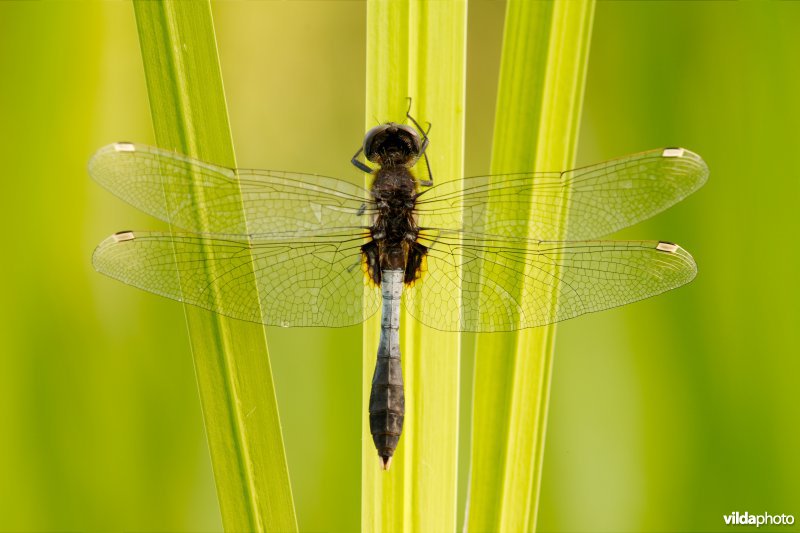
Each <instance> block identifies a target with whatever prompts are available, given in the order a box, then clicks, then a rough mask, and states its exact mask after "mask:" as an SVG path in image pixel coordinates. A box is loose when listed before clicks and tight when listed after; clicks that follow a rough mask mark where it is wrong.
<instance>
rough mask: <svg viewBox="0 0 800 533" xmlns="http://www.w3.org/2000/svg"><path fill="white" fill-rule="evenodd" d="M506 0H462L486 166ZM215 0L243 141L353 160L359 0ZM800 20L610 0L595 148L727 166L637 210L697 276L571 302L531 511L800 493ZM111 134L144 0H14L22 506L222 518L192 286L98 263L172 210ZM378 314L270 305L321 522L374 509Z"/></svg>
mask: <svg viewBox="0 0 800 533" xmlns="http://www.w3.org/2000/svg"><path fill="white" fill-rule="evenodd" d="M503 8H504V6H503V3H502V2H488V1H483V2H481V1H478V2H472V3H471V4H470V29H469V55H468V57H469V73H468V80H469V86H468V114H467V117H468V118H467V126H468V141H467V143H468V144H467V153H468V157H469V159H468V161H467V170H468V173H471V174H475V173H481V172H485V171H486V170H487V169H488V166H489V157H490V154H489V146H490V139H491V125H492V120H493V106H494V94H495V83H496V76H497V66H498V60H499V51H500V38H501V34H502V21H503ZM213 9H214V15H215V19H216V27H217V32H218V41H219V47H220V56H221V62H222V70H223V77H224V80H225V84H226V91H227V95H228V101H229V106H230V115H231V123H232V128H233V135H234V140H235V146H236V150H237V157H238V161H239V164H240V165H241V166H247V167H264V168H275V169H285V170H299V171H305V172H317V173H323V174H329V175H336V176H342V177H346V178H349V179H353V180H358V179H360V176H359V175H358V173H357V172H356V171H355V170H354V169H352V168H351V167H350V165H349V162H348V161H349V157H350V156H351V155H352V152H354V151H355V148H356V147H357V145H358V143H359V141H360V139H361V136H362V135H363V129H364V123H365V120H367V117H364V111H363V109H364V96H365V94H364V85H365V76H364V70H365V59H366V57H365V54H366V52H365V28H364V24H365V20H366V17H365V6H364V4H363V3H362V2H344V1H337V2H312V1H305V2H250V3H245V2H235V3H218V4H214V6H213ZM798 27H800V3H796V2H781V3H777V2H775V3H749V2H742V3H727V2H611V1H601V2H599V3H598V4H597V10H596V16H595V25H594V34H593V40H592V47H591V52H590V63H589V71H588V81H587V86H586V98H585V104H584V114H583V123H582V129H581V137H580V150H579V163H581V164H584V163H586V164H588V163H592V162H597V161H602V160H605V159H609V158H612V157H615V156H620V155H624V154H627V153H631V152H636V151H640V150H644V149H649V148H654V147H659V146H667V145H682V146H686V147H688V148H691V149H692V150H694V151H696V152H698V153H700V154H702V155H703V156H704V157H705V159H706V161H707V162H708V164H709V166H710V168H711V177H710V180H709V183H708V184H707V185H706V187H705V188H704V189H702V190H701V191H699V192H698V193H697V194H695V195H694V196H692V197H691V198H689V199H687V200H686V201H684V202H683V203H681V204H680V205H678V206H675V207H674V208H672V209H671V210H669V211H668V212H666V213H663V214H661V215H659V216H658V217H656V218H654V219H652V220H650V221H647V222H645V223H642V224H639V225H638V226H636V227H634V228H630V229H628V230H626V231H624V232H622V233H621V234H620V235H619V236H620V237H625V238H655V239H662V240H671V241H675V242H679V243H680V244H681V245H683V246H684V247H685V248H687V249H688V250H690V251H691V252H692V253H693V254H694V256H695V258H696V260H697V262H698V264H699V267H700V273H699V275H698V277H697V279H696V281H695V282H694V283H692V284H691V285H689V286H687V287H685V288H683V289H681V290H679V291H674V292H672V293H669V294H667V295H664V296H661V297H658V298H654V299H651V300H649V301H646V302H642V303H637V304H634V305H631V306H628V307H625V308H621V309H617V310H613V311H609V312H606V313H602V314H597V315H592V316H588V317H584V318H581V319H579V320H573V321H570V322H567V323H565V324H564V325H562V326H560V328H559V337H558V346H557V351H556V362H555V370H554V378H553V389H552V401H551V413H550V426H549V432H548V438H547V450H546V459H545V469H544V475H543V481H542V483H543V486H542V501H541V515H540V521H539V526H540V530H542V531H552V532H556V531H717V530H723V529H725V526H724V524H723V521H722V516H723V515H724V514H728V513H731V512H733V511H740V512H744V511H748V512H750V513H751V514H752V513H763V512H768V513H770V514H780V513H790V514H794V515H795V517H797V518H800V454H798V449H800V387H798V376H800V359H799V357H798V356H800V349H798V345H799V344H800V327H799V324H800V276H798V273H799V270H800V269H798V264H800V251H799V250H800V246H798V234H799V233H800V231H798V230H800V157H798V156H800V127H798V124H800V103H799V102H800V99H798V95H799V94H800V70H798V69H797V58H798V57H800V40H798V39H797V37H796V35H797V28H798ZM369 118H370V119H372V118H375V119H376V120H380V119H381V117H369ZM422 118H423V119H424V117H422ZM436 134H437V135H445V134H446V132H438V133H436ZM118 140H135V141H139V142H152V140H153V132H152V128H151V125H150V114H149V108H148V103H147V97H146V93H145V84H144V76H143V70H142V65H141V61H140V57H139V48H138V40H137V36H136V29H135V23H134V18H133V10H132V7H131V6H130V5H129V4H127V3H112V2H103V3H100V2H97V3H69V4H62V3H28V2H2V3H0V162H2V163H1V164H2V177H0V180H2V184H3V189H2V193H0V219H2V225H1V226H0V227H2V231H3V247H2V251H1V252H0V254H2V258H3V259H2V261H0V279H1V280H2V289H0V295H1V296H0V298H1V300H0V301H2V305H0V530H3V531H5V530H9V531H12V530H28V531H30V530H39V531H43V530H138V531H189V530H191V531H216V530H220V529H221V522H220V517H219V512H218V510H217V504H216V495H215V490H214V483H213V475H212V472H211V466H210V461H209V456H208V451H207V446H206V443H205V436H204V429H203V422H202V417H201V414H200V406H199V400H198V396H197V391H196V386H195V381H194V371H193V368H192V359H191V354H190V351H189V344H188V340H187V334H186V330H185V324H184V317H183V310H182V308H181V306H180V305H179V304H176V303H174V302H170V301H166V300H163V299H160V298H158V297H155V296H152V295H149V294H145V293H142V292H139V291H136V290H134V289H132V288H129V287H126V286H123V285H121V284H118V283H115V282H113V281H111V280H108V279H105V278H103V277H101V276H100V275H98V274H96V273H94V272H93V270H92V268H91V263H90V256H91V252H92V249H93V247H94V246H95V244H96V243H97V242H99V241H100V240H101V239H103V238H104V237H106V236H107V235H108V234H110V233H112V232H114V231H117V230H122V229H128V228H131V229H158V228H159V227H160V226H159V224H158V223H157V222H156V221H154V220H152V219H150V218H148V217H146V216H145V215H143V214H141V213H138V212H137V211H136V210H134V209H133V208H130V207H128V206H127V205H125V204H123V203H122V202H121V201H118V200H117V199H115V198H114V197H112V196H111V195H110V194H108V193H107V192H105V191H104V190H102V189H101V188H100V187H99V186H97V185H96V184H94V183H92V182H91V181H90V180H89V178H88V176H87V174H86V170H85V169H86V162H87V160H88V158H89V157H90V155H91V154H92V153H93V152H94V150H96V149H97V148H99V147H100V146H103V145H105V144H108V143H110V142H113V141H118ZM432 149H435V136H434V139H433V144H432ZM360 339H361V332H360V330H359V329H358V328H347V329H342V330H334V331H325V330H279V329H271V330H270V331H269V341H270V351H271V353H272V361H273V368H274V373H275V380H276V388H277V392H278V398H279V403H280V408H281V416H282V421H283V427H284V436H285V442H286V448H287V455H288V461H289V468H290V472H291V476H292V485H293V490H294V495H295V501H296V506H297V512H298V518H299V522H300V527H301V529H302V530H303V531H320V530H328V531H354V530H357V529H358V527H359V514H360V507H359V505H360V504H359V498H360V468H361V466H360V458H359V452H360V444H359V439H360V427H361V417H362V416H364V415H365V413H363V412H362V406H361V404H360V398H361V393H360V376H361V371H360V357H359V353H360V342H361V340H360ZM468 366H469V365H466V367H467V368H468ZM309 370H311V372H309ZM464 390H465V392H468V390H469V388H468V387H464ZM311 410H314V411H315V413H317V414H318V415H319V414H321V416H320V420H321V421H322V422H321V424H322V427H321V428H319V427H309V424H307V420H308V414H309V412H310V411H311ZM320 431H324V433H325V435H327V447H326V448H325V449H322V450H321V449H320V448H319V447H318V446H316V444H315V442H314V441H313V440H311V439H314V438H316V436H317V435H319V432H320ZM463 451H464V453H462V457H461V460H462V462H464V463H465V462H466V461H465V458H466V457H467V450H466V449H465V450H463ZM461 495H462V497H463V496H464V491H463V490H462V492H461ZM462 505H463V504H462ZM740 529H741V528H740ZM761 530H762V531H763V530H765V528H761ZM780 530H781V531H792V530H794V531H800V526H798V525H797V524H796V525H795V526H794V527H786V526H784V527H782V528H781V529H780Z"/></svg>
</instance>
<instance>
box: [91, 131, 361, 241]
mask: <svg viewBox="0 0 800 533" xmlns="http://www.w3.org/2000/svg"><path fill="white" fill-rule="evenodd" d="M89 174H91V175H92V177H93V178H94V179H95V180H96V181H97V182H98V183H100V184H101V185H103V186H104V187H105V188H107V189H108V190H109V191H111V192H112V193H114V194H115V195H117V196H119V197H120V198H122V199H123V200H125V201H126V202H128V203H130V204H131V205H133V206H134V207H137V208H138V209H140V210H142V211H144V212H146V213H149V214H151V215H153V216H154V217H156V218H159V219H161V220H165V221H167V222H169V223H171V224H172V225H173V226H175V227H177V228H182V229H184V230H187V231H192V232H196V233H225V234H234V233H240V234H241V233H249V234H254V233H278V232H286V233H293V232H305V231H318V230H329V229H334V228H350V227H363V226H366V225H369V218H368V217H369V216H370V214H371V213H372V212H373V208H372V207H373V206H372V202H371V200H370V196H369V193H368V191H367V190H366V189H364V188H362V187H359V186H357V185H353V184H351V183H348V182H346V181H343V180H339V179H336V178H329V177H326V176H318V175H314V174H301V173H297V172H280V171H270V170H245V169H238V170H235V169H231V168H225V167H221V166H217V165H212V164H210V163H205V162H203V161H199V160H197V159H192V158H191V157H188V156H185V155H182V154H178V153H175V152H168V151H166V150H161V149H159V148H155V147H152V146H145V145H140V144H133V143H116V144H112V145H109V146H106V147H104V148H102V149H100V150H99V151H98V152H97V153H96V154H95V155H94V156H93V157H92V159H91V161H90V162H89ZM242 211H244V214H245V219H246V224H244V221H243V220H242V218H241V213H242ZM198 213H199V214H198ZM201 217H202V218H201Z"/></svg>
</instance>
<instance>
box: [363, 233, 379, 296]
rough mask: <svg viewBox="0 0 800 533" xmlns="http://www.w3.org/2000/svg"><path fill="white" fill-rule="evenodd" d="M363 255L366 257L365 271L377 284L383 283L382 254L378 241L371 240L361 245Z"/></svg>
mask: <svg viewBox="0 0 800 533" xmlns="http://www.w3.org/2000/svg"><path fill="white" fill-rule="evenodd" d="M361 255H362V256H363V258H364V273H365V274H366V275H367V277H368V278H369V279H370V280H371V281H372V282H373V283H374V284H375V285H377V286H379V287H380V284H381V267H380V254H379V252H378V243H377V242H376V241H369V242H368V243H367V244H365V245H364V246H362V247H361Z"/></svg>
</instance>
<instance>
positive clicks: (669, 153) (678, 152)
mask: <svg viewBox="0 0 800 533" xmlns="http://www.w3.org/2000/svg"><path fill="white" fill-rule="evenodd" d="M683 152H684V150H683V148H665V149H664V151H663V152H662V153H661V157H683Z"/></svg>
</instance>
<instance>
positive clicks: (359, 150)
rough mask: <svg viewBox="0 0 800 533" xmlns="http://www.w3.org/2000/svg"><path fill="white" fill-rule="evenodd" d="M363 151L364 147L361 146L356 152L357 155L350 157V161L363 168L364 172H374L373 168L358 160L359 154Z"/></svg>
mask: <svg viewBox="0 0 800 533" xmlns="http://www.w3.org/2000/svg"><path fill="white" fill-rule="evenodd" d="M363 151H364V148H363V147H361V148H359V149H358V151H357V152H356V153H355V155H354V156H353V157H352V159H350V162H351V163H352V164H353V166H354V167H356V168H357V169H358V170H361V171H362V172H366V173H367V174H372V169H371V168H369V167H368V166H367V165H365V164H364V163H362V162H361V161H359V160H358V156H360V155H361V152H363Z"/></svg>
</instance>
